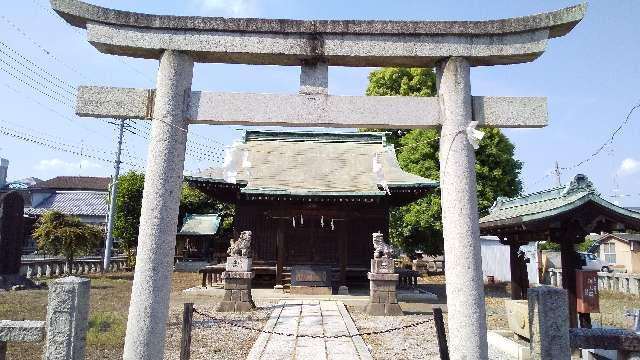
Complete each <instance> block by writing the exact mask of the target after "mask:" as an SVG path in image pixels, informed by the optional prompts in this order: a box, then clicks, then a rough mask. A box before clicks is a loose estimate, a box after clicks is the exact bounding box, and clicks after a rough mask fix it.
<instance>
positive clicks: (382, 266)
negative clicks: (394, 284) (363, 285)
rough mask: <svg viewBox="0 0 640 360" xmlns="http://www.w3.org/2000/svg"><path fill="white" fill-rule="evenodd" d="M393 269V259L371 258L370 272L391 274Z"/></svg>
mask: <svg viewBox="0 0 640 360" xmlns="http://www.w3.org/2000/svg"><path fill="white" fill-rule="evenodd" d="M395 270H396V268H395V265H394V263H393V259H388V258H380V259H371V273H373V274H393V273H394V272H395Z"/></svg>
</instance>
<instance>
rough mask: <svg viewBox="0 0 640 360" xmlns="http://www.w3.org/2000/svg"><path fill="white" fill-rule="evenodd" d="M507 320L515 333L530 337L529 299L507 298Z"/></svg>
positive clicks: (505, 302)
mask: <svg viewBox="0 0 640 360" xmlns="http://www.w3.org/2000/svg"><path fill="white" fill-rule="evenodd" d="M504 304H505V308H506V310H507V322H508V323H509V329H510V330H511V331H513V332H514V333H516V334H518V335H520V336H522V337H524V338H526V339H529V336H530V334H529V305H528V302H527V300H505V301H504Z"/></svg>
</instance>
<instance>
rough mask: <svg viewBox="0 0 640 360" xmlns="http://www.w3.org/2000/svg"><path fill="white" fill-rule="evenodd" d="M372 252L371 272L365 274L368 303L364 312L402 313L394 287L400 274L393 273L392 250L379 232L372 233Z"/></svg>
mask: <svg viewBox="0 0 640 360" xmlns="http://www.w3.org/2000/svg"><path fill="white" fill-rule="evenodd" d="M373 246H374V254H373V257H374V258H373V259H371V272H369V273H368V274H367V278H368V279H369V304H367V307H366V309H365V310H366V312H367V314H370V315H376V316H387V315H391V316H396V315H402V314H403V313H402V309H401V308H400V305H399V304H398V298H397V296H396V287H397V286H398V278H399V277H400V275H398V274H396V273H395V266H394V264H393V253H394V250H393V248H391V246H389V245H387V244H385V243H384V238H383V235H382V234H381V233H374V234H373Z"/></svg>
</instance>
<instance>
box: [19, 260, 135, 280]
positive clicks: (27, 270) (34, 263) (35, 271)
mask: <svg viewBox="0 0 640 360" xmlns="http://www.w3.org/2000/svg"><path fill="white" fill-rule="evenodd" d="M69 267H71V269H70V268H69ZM125 267H126V258H124V257H115V258H112V259H111V262H110V264H109V269H107V271H108V272H114V271H124V270H125ZM100 272H103V267H102V260H101V259H78V260H74V261H73V262H72V263H71V266H69V265H68V264H67V262H66V261H65V260H61V259H37V260H35V259H34V260H27V261H22V264H21V265H20V274H22V275H24V276H26V277H27V278H29V279H37V278H41V277H58V276H64V275H65V274H67V275H68V274H74V275H83V274H91V273H100Z"/></svg>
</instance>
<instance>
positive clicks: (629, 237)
mask: <svg viewBox="0 0 640 360" xmlns="http://www.w3.org/2000/svg"><path fill="white" fill-rule="evenodd" d="M611 237H615V238H618V239H620V240H623V241H627V242H629V241H633V242H638V243H640V234H629V233H616V232H614V233H611V234H606V233H605V234H601V235H599V236H598V237H596V238H595V239H593V240H594V241H596V242H600V241H602V240H605V239H607V238H611Z"/></svg>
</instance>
